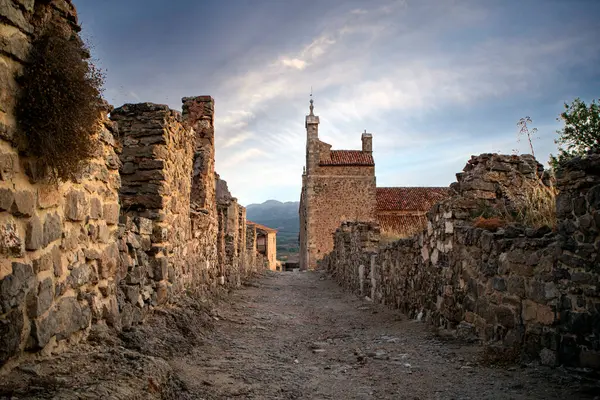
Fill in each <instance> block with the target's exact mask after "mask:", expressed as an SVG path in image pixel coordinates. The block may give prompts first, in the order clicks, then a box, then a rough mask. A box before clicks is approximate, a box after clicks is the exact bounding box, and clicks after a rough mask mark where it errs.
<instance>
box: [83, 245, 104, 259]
mask: <svg viewBox="0 0 600 400" xmlns="http://www.w3.org/2000/svg"><path fill="white" fill-rule="evenodd" d="M83 254H84V255H85V259H86V260H98V259H100V258H101V257H102V252H101V251H100V250H98V249H96V248H93V247H88V248H85V249H83Z"/></svg>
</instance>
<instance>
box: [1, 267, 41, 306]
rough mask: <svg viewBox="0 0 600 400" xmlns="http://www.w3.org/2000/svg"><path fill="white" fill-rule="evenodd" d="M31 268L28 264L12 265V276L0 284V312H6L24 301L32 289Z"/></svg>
mask: <svg viewBox="0 0 600 400" xmlns="http://www.w3.org/2000/svg"><path fill="white" fill-rule="evenodd" d="M33 282H34V276H33V267H32V266H31V265H29V264H23V263H18V262H13V263H12V274H10V275H7V276H5V277H4V279H2V281H1V282H0V310H3V311H1V312H2V313H5V312H8V311H9V310H10V309H11V308H14V307H18V306H19V305H21V304H23V303H24V301H25V296H26V295H27V293H29V290H30V289H31V288H32V287H33Z"/></svg>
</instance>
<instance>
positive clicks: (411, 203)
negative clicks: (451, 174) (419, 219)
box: [376, 187, 448, 211]
mask: <svg viewBox="0 0 600 400" xmlns="http://www.w3.org/2000/svg"><path fill="white" fill-rule="evenodd" d="M376 197H377V210H379V211H429V209H430V208H431V207H432V206H433V205H434V204H435V203H437V202H438V201H440V200H443V199H444V198H446V197H448V188H444V187H378V188H377V192H376Z"/></svg>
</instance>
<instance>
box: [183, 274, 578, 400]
mask: <svg viewBox="0 0 600 400" xmlns="http://www.w3.org/2000/svg"><path fill="white" fill-rule="evenodd" d="M232 300H233V301H232V304H233V305H232V307H231V308H228V309H224V310H222V312H221V316H222V320H221V321H219V322H217V329H216V331H215V334H214V335H212V337H211V338H210V345H208V346H203V347H201V348H198V349H196V351H195V352H194V354H193V355H192V356H191V357H186V358H183V359H180V360H177V361H176V362H175V369H176V371H177V373H178V375H179V376H180V377H181V378H182V380H183V381H184V382H185V383H186V385H187V386H188V387H189V388H190V389H191V390H192V392H194V393H196V394H198V395H200V396H202V397H203V398H207V399H208V398H230V397H234V396H241V397H242V398H249V399H286V398H289V399H482V398H489V399H554V398H556V399H565V398H578V397H581V394H579V395H577V396H576V395H575V394H574V393H572V392H570V391H569V388H568V387H567V388H564V387H563V388H562V389H561V385H560V383H559V382H558V381H556V380H554V379H553V381H548V380H547V378H548V377H549V376H548V374H549V372H550V371H549V370H548V369H545V368H542V369H541V370H538V369H536V368H531V367H530V368H525V369H522V368H520V367H519V368H514V367H513V368H511V370H509V369H492V368H483V367H481V366H478V365H477V362H478V360H479V351H480V350H481V349H480V348H479V347H476V346H465V345H464V344H459V343H451V342H448V341H441V340H440V339H438V338H436V337H435V336H434V335H433V334H430V333H428V331H427V329H426V326H425V324H423V323H418V322H414V321H406V320H403V318H401V317H399V316H398V314H397V313H395V312H393V311H391V310H388V309H386V308H385V307H381V306H377V305H373V304H371V303H368V302H366V301H362V300H360V299H358V298H357V297H356V296H353V295H351V294H347V293H344V292H343V291H342V290H341V289H340V288H339V287H338V286H337V285H336V284H335V282H333V281H332V280H330V279H325V275H323V274H319V273H281V274H277V275H271V276H269V277H268V278H264V279H262V280H261V281H260V283H259V285H258V287H256V288H250V289H248V290H243V291H238V292H236V293H234V295H233V299H232ZM550 378H553V377H550ZM554 378H556V376H555V377H554Z"/></svg>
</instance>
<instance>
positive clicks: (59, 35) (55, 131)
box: [16, 25, 104, 181]
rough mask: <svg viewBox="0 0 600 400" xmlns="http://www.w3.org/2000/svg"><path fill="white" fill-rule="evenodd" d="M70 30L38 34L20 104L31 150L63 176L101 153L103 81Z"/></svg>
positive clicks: (67, 177) (54, 175) (71, 176)
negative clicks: (67, 31)
mask: <svg viewBox="0 0 600 400" xmlns="http://www.w3.org/2000/svg"><path fill="white" fill-rule="evenodd" d="M65 33H66V32H65V31H63V30H62V29H61V28H60V27H59V26H56V25H52V26H50V27H49V28H47V29H46V30H45V31H44V32H43V33H42V34H40V35H39V36H37V37H36V38H35V39H34V41H33V43H32V49H31V52H30V54H29V62H28V65H27V67H26V68H25V71H24V74H23V76H22V77H20V79H19V83H20V84H21V89H22V90H21V94H20V96H19V98H18V100H17V108H16V117H17V122H18V124H19V127H20V131H21V133H22V139H23V141H22V142H23V144H24V147H25V149H26V153H27V155H30V156H33V157H36V158H38V159H39V161H40V162H41V164H42V165H43V166H45V167H46V168H47V169H48V172H49V178H50V179H52V180H63V181H66V180H73V179H74V178H75V176H76V175H77V173H78V172H79V171H80V170H81V168H82V167H83V165H85V163H86V161H88V160H89V159H90V158H92V157H93V156H94V154H95V153H96V150H97V145H98V140H97V138H96V135H95V133H96V132H97V128H98V126H99V125H98V124H99V121H100V118H101V115H102V114H101V113H102V107H103V106H102V103H103V102H102V97H101V92H102V89H101V88H102V84H103V81H104V76H103V75H102V73H101V71H100V70H99V69H97V68H96V67H95V66H94V65H93V64H92V63H91V62H90V61H89V50H88V49H87V48H86V46H85V45H84V43H83V42H82V41H81V40H80V39H79V37H78V36H77V35H75V34H73V33H71V32H69V33H68V34H65Z"/></svg>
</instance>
